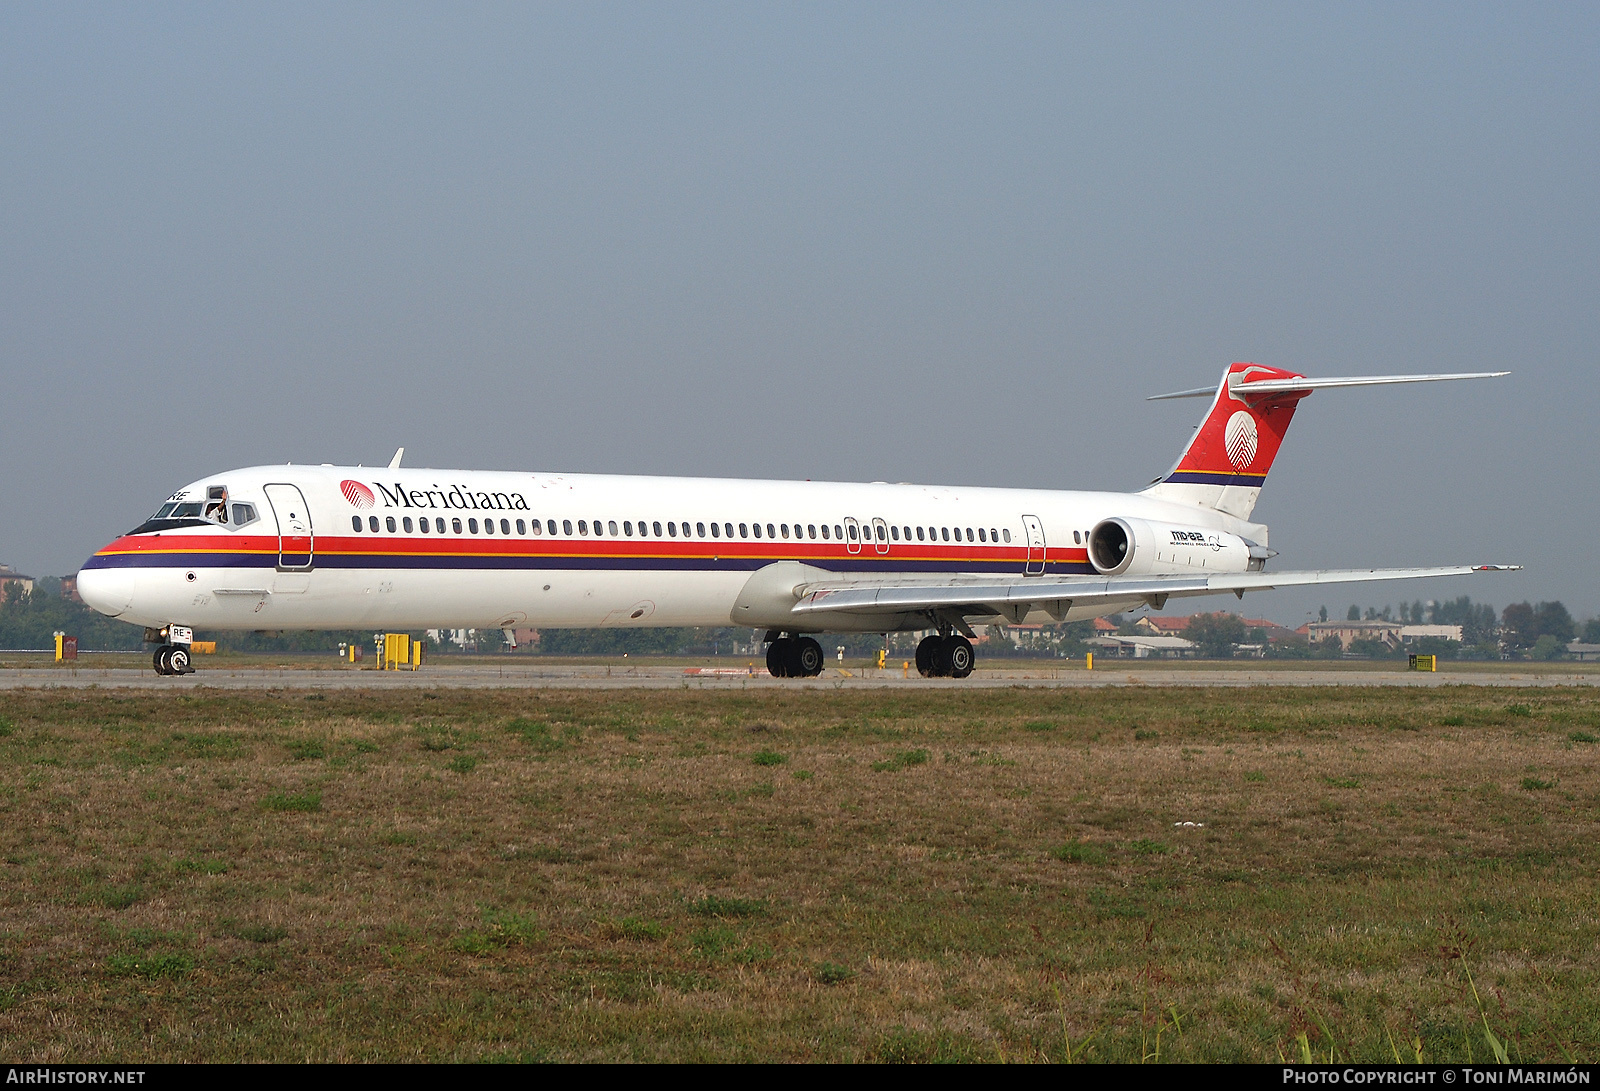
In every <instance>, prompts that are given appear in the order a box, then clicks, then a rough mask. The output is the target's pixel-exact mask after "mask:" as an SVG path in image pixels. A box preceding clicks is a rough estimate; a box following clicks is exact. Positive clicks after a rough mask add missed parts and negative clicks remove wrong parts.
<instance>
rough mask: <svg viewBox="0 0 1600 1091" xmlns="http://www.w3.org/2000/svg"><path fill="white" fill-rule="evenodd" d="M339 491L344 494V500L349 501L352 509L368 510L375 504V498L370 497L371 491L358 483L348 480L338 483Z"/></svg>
mask: <svg viewBox="0 0 1600 1091" xmlns="http://www.w3.org/2000/svg"><path fill="white" fill-rule="evenodd" d="M339 491H340V492H342V493H344V498H345V499H346V500H348V501H350V504H351V506H352V507H357V508H370V507H372V505H373V504H375V503H377V499H378V498H377V497H375V496H373V495H372V490H371V489H369V488H367V487H366V486H365V485H363V484H362V483H361V482H359V481H351V480H349V479H348V478H347V479H346V480H344V481H341V482H339Z"/></svg>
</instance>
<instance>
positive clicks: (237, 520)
mask: <svg viewBox="0 0 1600 1091" xmlns="http://www.w3.org/2000/svg"><path fill="white" fill-rule="evenodd" d="M256 519H257V515H256V506H255V505H254V504H235V505H233V525H234V526H236V527H242V526H245V525H247V524H249V523H253V522H255V521H256Z"/></svg>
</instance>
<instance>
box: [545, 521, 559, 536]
mask: <svg viewBox="0 0 1600 1091" xmlns="http://www.w3.org/2000/svg"><path fill="white" fill-rule="evenodd" d="M545 526H547V527H549V528H550V533H551V534H554V533H555V532H556V521H555V520H554V519H547V520H545Z"/></svg>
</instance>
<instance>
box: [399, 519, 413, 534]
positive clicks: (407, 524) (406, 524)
mask: <svg viewBox="0 0 1600 1091" xmlns="http://www.w3.org/2000/svg"><path fill="white" fill-rule="evenodd" d="M400 525H401V526H403V527H405V528H406V533H407V534H410V533H411V516H409V515H408V516H406V517H405V518H404V519H402V520H401V521H400Z"/></svg>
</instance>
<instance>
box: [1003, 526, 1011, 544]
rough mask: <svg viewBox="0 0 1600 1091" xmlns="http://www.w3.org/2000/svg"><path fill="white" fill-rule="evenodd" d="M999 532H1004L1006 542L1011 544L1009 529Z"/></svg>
mask: <svg viewBox="0 0 1600 1091" xmlns="http://www.w3.org/2000/svg"><path fill="white" fill-rule="evenodd" d="M1000 533H1002V534H1004V535H1005V536H1006V544H1007V545H1010V544H1011V531H1009V530H1003V531H1001V532H1000Z"/></svg>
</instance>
